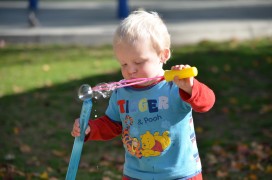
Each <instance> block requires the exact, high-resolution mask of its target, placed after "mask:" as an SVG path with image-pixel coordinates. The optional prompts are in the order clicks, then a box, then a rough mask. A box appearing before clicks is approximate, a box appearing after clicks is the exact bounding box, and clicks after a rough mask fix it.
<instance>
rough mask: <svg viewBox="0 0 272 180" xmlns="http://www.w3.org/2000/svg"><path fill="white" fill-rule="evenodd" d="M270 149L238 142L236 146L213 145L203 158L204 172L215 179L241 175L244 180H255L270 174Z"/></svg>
mask: <svg viewBox="0 0 272 180" xmlns="http://www.w3.org/2000/svg"><path fill="white" fill-rule="evenodd" d="M271 155H272V148H271V146H270V145H269V144H265V143H263V144H262V143H257V142H252V143H250V144H246V143H242V142H239V143H238V144H237V145H236V146H234V147H233V146H226V145H224V146H222V145H218V144H216V145H213V146H212V147H211V151H210V153H208V154H207V155H206V156H205V160H204V162H206V163H203V165H204V167H205V164H207V167H206V171H207V172H209V173H210V172H212V173H214V174H216V176H217V178H230V177H232V176H233V173H234V174H235V173H236V174H238V176H239V177H243V176H241V175H239V173H243V174H245V175H244V177H245V178H244V179H245V180H247V179H248V180H255V179H256V180H257V179H259V175H260V174H263V173H267V174H272V165H271V163H272V161H271V158H270V157H271ZM204 171H205V170H204Z"/></svg>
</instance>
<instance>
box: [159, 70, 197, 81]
mask: <svg viewBox="0 0 272 180" xmlns="http://www.w3.org/2000/svg"><path fill="white" fill-rule="evenodd" d="M197 74H198V71H197V68H196V67H190V68H185V69H181V70H166V71H164V79H165V80H166V81H167V82H169V81H173V79H174V77H175V76H178V77H179V79H184V78H189V77H195V76H197Z"/></svg>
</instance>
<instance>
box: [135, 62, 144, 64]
mask: <svg viewBox="0 0 272 180" xmlns="http://www.w3.org/2000/svg"><path fill="white" fill-rule="evenodd" d="M142 63H143V62H135V64H142Z"/></svg>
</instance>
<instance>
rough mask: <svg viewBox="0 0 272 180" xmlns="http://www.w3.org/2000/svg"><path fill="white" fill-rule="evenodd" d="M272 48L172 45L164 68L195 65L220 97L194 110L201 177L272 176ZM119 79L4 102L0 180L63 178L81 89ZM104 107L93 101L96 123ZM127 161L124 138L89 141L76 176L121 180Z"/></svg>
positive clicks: (103, 103)
mask: <svg viewBox="0 0 272 180" xmlns="http://www.w3.org/2000/svg"><path fill="white" fill-rule="evenodd" d="M226 46H227V47H226ZM233 46H234V47H233ZM271 48H272V47H271V43H270V44H269V43H268V44H265V45H259V46H257V45H254V42H253V43H252V44H251V45H247V46H239V47H237V46H235V45H233V44H231V43H230V44H227V45H226V44H225V45H222V47H221V46H220V45H218V44H216V43H215V44H213V43H208V42H203V43H202V44H199V45H198V47H197V48H196V47H190V46H188V47H184V48H181V49H178V48H174V50H173V55H172V59H171V60H170V61H169V63H168V64H167V65H166V67H165V69H170V67H171V66H172V65H175V64H190V65H192V66H196V67H197V68H198V70H199V76H198V77H197V79H199V80H200V81H202V82H204V83H205V84H207V85H208V86H210V87H211V88H212V89H213V90H214V91H215V94H216V98H217V101H216V104H215V106H214V108H213V109H212V110H211V111H210V112H208V113H205V114H196V113H195V127H196V131H197V137H198V145H199V149H200V153H201V157H202V162H203V169H204V172H203V174H204V177H206V178H209V179H216V178H223V179H224V178H231V177H234V178H238V179H239V178H246V177H251V176H252V177H253V175H255V176H256V177H259V178H266V177H269V176H271V174H270V173H271V172H272V161H271V158H269V157H270V156H269V155H271V152H272V150H271V143H270V141H271V138H272V133H271V127H272V122H271V118H272V116H271V109H272V108H271V106H272V105H271V88H272V87H271V77H272V76H271V75H272V74H271V65H272V52H271ZM120 79H122V78H121V74H120V73H119V72H116V73H113V74H107V75H101V76H94V77H89V78H85V79H81V80H76V81H70V82H69V83H64V84H58V85H53V86H51V87H46V88H41V89H35V90H33V91H29V92H26V93H22V94H15V95H11V96H5V97H1V98H0V115H1V126H0V138H1V139H0V147H1V148H0V160H1V161H0V165H1V171H0V177H1V176H2V177H4V179H5V178H7V177H8V176H11V177H13V178H15V179H31V178H32V179H35V178H37V179H39V178H41V177H42V176H49V177H55V178H60V179H63V178H64V177H65V174H66V169H67V166H68V162H69V157H70V153H71V150H72V145H73V138H72V137H71V135H70V132H71V128H72V124H73V122H74V119H75V118H77V117H78V116H79V113H80V109H81V102H80V101H79V100H78V99H77V89H78V88H79V87H80V85H82V84H86V83H88V84H90V85H91V86H94V85H96V84H98V83H101V82H111V81H118V80H120ZM106 106H107V100H99V101H97V102H95V101H94V106H93V112H92V114H91V116H92V118H94V117H95V116H100V115H103V113H104V111H105V109H106ZM123 161H124V157H123V148H122V144H121V141H120V138H116V139H114V140H112V141H109V142H91V143H86V144H85V145H84V150H83V154H82V161H81V165H80V170H79V172H78V178H79V179H86V178H90V177H92V178H93V179H102V177H104V176H108V177H110V178H111V179H120V178H121V174H122V163H123ZM214 177H216V178H214Z"/></svg>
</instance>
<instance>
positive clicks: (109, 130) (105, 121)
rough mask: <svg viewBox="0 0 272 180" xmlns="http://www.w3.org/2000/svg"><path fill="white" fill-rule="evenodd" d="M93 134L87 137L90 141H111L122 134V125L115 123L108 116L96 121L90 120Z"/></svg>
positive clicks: (86, 139)
mask: <svg viewBox="0 0 272 180" xmlns="http://www.w3.org/2000/svg"><path fill="white" fill-rule="evenodd" d="M89 126H90V128H91V132H90V133H89V134H87V135H86V137H85V141H88V140H103V141H106V140H110V139H112V138H115V137H116V136H118V135H120V134H121V133H122V125H121V123H117V122H113V121H112V120H110V118H109V117H108V116H102V117H100V118H97V119H95V120H89Z"/></svg>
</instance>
